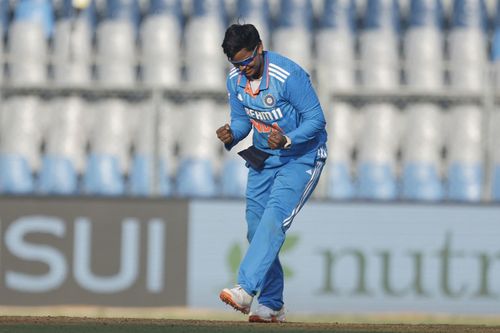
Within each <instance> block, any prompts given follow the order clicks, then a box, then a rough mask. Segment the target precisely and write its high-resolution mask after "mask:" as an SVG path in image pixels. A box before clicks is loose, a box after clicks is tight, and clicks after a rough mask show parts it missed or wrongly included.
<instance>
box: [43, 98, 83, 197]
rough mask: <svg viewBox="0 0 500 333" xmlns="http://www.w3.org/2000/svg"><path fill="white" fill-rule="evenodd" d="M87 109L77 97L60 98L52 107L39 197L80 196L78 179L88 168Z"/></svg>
mask: <svg viewBox="0 0 500 333" xmlns="http://www.w3.org/2000/svg"><path fill="white" fill-rule="evenodd" d="M85 109H86V103H85V102H84V101H83V100H82V99H81V98H80V97H76V96H75V97H67V98H61V99H60V100H58V101H56V102H55V103H54V104H53V106H52V110H50V113H51V115H50V118H51V122H50V123H49V125H48V131H47V138H46V152H45V154H44V156H43V163H42V169H41V170H40V176H39V184H38V188H37V191H38V193H42V194H53V195H75V194H78V193H79V191H80V184H79V175H82V174H83V172H84V168H85V143H86V139H87V130H86V126H85V119H84V117H85Z"/></svg>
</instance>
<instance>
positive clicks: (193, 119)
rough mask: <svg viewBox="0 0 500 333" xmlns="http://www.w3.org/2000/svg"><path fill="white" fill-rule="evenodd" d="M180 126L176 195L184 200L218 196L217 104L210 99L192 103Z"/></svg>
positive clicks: (185, 110) (186, 108) (189, 104)
mask: <svg viewBox="0 0 500 333" xmlns="http://www.w3.org/2000/svg"><path fill="white" fill-rule="evenodd" d="M183 111H184V114H183V115H182V119H181V121H180V122H178V124H180V127H182V133H181V137H180V140H179V144H180V156H179V165H178V168H177V194H178V195H179V196H182V197H186V196H194V197H210V196H215V195H216V194H217V185H216V179H215V177H216V160H217V149H218V145H217V142H216V141H215V140H214V128H215V126H216V125H215V124H214V123H213V120H214V117H215V112H216V105H215V103H214V102H213V101H211V100H199V101H192V102H189V103H188V105H187V106H186V107H185V109H184V110H183Z"/></svg>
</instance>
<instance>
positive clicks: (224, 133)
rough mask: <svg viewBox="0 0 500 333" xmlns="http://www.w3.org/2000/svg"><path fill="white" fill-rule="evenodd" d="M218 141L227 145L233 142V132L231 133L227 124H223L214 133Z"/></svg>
mask: <svg viewBox="0 0 500 333" xmlns="http://www.w3.org/2000/svg"><path fill="white" fill-rule="evenodd" d="M215 133H216V134H217V137H218V138H219V140H220V141H222V142H223V143H224V144H226V145H228V144H230V143H231V142H233V132H232V131H231V127H229V125H228V124H225V125H224V126H222V127H219V128H218V129H217V131H216V132H215Z"/></svg>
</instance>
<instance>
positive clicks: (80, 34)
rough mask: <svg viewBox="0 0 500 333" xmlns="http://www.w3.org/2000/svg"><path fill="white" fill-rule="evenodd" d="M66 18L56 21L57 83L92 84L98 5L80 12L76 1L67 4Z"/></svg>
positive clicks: (55, 54)
mask: <svg viewBox="0 0 500 333" xmlns="http://www.w3.org/2000/svg"><path fill="white" fill-rule="evenodd" d="M63 6H64V7H63V15H62V16H61V17H60V18H59V19H58V20H57V21H56V24H55V29H54V40H53V67H54V82H55V83H56V84H58V85H72V86H85V85H89V84H90V83H91V81H92V64H93V57H94V55H93V42H92V41H93V35H94V25H95V15H96V13H95V3H94V1H90V3H89V5H88V6H87V7H86V8H84V9H81V10H80V11H77V10H76V9H75V8H74V7H73V4H72V1H70V0H65V1H64V3H63Z"/></svg>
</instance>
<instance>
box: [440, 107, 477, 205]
mask: <svg viewBox="0 0 500 333" xmlns="http://www.w3.org/2000/svg"><path fill="white" fill-rule="evenodd" d="M481 126H482V114H481V109H480V108H479V107H478V106H475V105H460V106H455V107H453V108H452V109H451V110H450V116H449V119H448V122H447V142H446V147H447V151H448V156H447V175H448V182H447V191H448V198H449V199H450V200H456V201H471V202H474V201H480V200H481V197H482V190H483V180H484V175H483V174H484V171H483V168H484V163H483V157H484V156H483V154H484V152H483V146H482V143H483V137H482V127H481Z"/></svg>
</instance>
